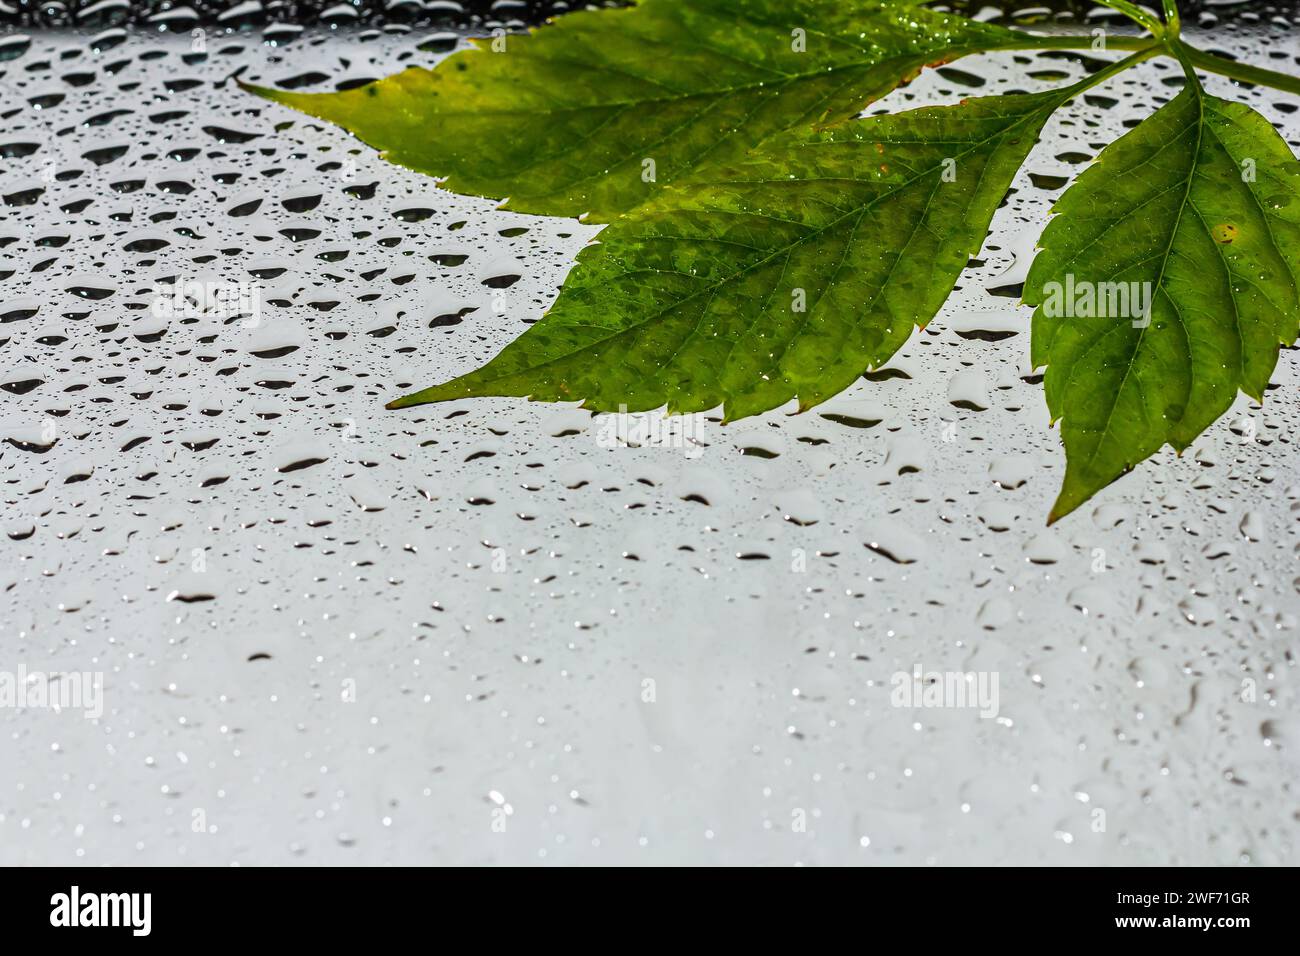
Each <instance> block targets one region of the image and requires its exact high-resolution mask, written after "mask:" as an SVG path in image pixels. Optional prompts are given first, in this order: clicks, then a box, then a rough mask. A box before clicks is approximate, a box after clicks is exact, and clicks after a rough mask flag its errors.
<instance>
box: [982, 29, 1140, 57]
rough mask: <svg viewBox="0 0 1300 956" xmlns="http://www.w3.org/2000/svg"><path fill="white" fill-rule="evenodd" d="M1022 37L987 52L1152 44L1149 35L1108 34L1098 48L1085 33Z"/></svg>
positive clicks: (1086, 48) (1134, 48)
mask: <svg viewBox="0 0 1300 956" xmlns="http://www.w3.org/2000/svg"><path fill="white" fill-rule="evenodd" d="M1021 36H1022V37H1023V38H1024V39H1023V40H1022V41H1018V42H1016V43H1013V44H1008V45H1006V46H997V47H990V48H989V50H988V51H987V52H990V53H992V52H997V51H998V50H1094V51H1095V52H1098V53H1102V52H1105V51H1106V50H1145V49H1147V48H1148V47H1150V46H1151V45H1152V43H1151V37H1133V36H1108V37H1106V38H1105V39H1104V41H1103V46H1102V47H1101V48H1100V49H1098V48H1097V46H1096V43H1097V38H1096V37H1092V36H1088V35H1086V34H1068V33H1054V34H1050V35H1048V36H1039V35H1037V34H1033V33H1022V34H1021Z"/></svg>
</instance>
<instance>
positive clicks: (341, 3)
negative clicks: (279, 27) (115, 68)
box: [0, 0, 1300, 31]
mask: <svg viewBox="0 0 1300 956" xmlns="http://www.w3.org/2000/svg"><path fill="white" fill-rule="evenodd" d="M826 2H827V3H835V2H837V0H826ZM599 5H610V4H591V3H584V2H581V0H573V2H565V0H333V2H331V0H0V26H3V25H10V26H17V27H23V28H40V27H59V28H62V27H86V28H104V27H116V26H142V27H146V28H149V29H157V30H171V31H179V30H188V29H190V28H191V27H194V26H198V25H204V26H216V27H225V28H227V29H231V30H240V29H253V28H257V27H261V26H266V25H269V24H273V23H294V24H302V25H321V26H327V27H344V26H351V25H358V26H371V27H382V26H388V25H406V26H412V27H422V26H434V25H437V26H451V27H472V26H476V25H482V24H488V23H503V24H521V25H522V24H531V23H539V22H541V21H542V20H545V19H546V18H547V17H549V16H554V15H556V14H559V13H564V12H566V11H568V10H573V9H581V8H583V7H587V6H599ZM1148 5H1153V6H1158V5H1159V4H1158V3H1154V4H1152V3H1150V0H1148ZM931 6H933V7H935V8H939V9H952V10H956V11H959V12H962V13H965V14H967V15H977V14H979V15H980V18H981V19H992V20H995V21H996V22H1003V23H1015V24H1020V25H1032V24H1034V23H1037V22H1048V21H1056V22H1061V21H1065V22H1069V21H1078V22H1083V23H1091V22H1097V20H1098V19H1099V18H1098V16H1097V11H1098V6H1099V5H1098V4H1096V3H1095V2H1092V0H1038V2H1019V3H1005V2H996V0H946V2H936V3H932V4H931ZM1179 6H1180V7H1181V9H1182V10H1183V17H1184V20H1185V21H1187V22H1189V23H1196V24H1200V25H1202V26H1213V25H1214V24H1215V23H1216V22H1219V21H1242V20H1245V21H1251V20H1258V21H1259V22H1268V21H1271V20H1274V19H1275V18H1281V19H1282V20H1286V21H1288V22H1287V23H1286V24H1283V25H1286V26H1289V25H1290V23H1289V21H1290V20H1291V19H1292V18H1294V17H1296V16H1297V15H1300V9H1297V8H1298V7H1300V0H1245V2H1237V0H1181V2H1180V4H1179ZM991 10H992V11H1002V14H1001V15H1000V16H990V15H989V14H988V11H991ZM1090 13H1092V14H1093V16H1092V17H1089V14H1090ZM1114 16H1115V18H1117V19H1123V17H1122V15H1120V14H1114ZM1109 18H1110V14H1109V13H1103V14H1102V15H1101V19H1109Z"/></svg>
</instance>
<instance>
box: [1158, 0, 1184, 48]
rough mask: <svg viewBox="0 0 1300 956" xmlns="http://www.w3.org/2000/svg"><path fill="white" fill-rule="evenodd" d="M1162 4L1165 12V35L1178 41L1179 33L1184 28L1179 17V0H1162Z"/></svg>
mask: <svg viewBox="0 0 1300 956" xmlns="http://www.w3.org/2000/svg"><path fill="white" fill-rule="evenodd" d="M1161 2H1162V4H1163V5H1164V11H1165V35H1166V36H1168V37H1169V38H1171V39H1175V40H1176V39H1178V34H1179V31H1180V30H1182V28H1183V27H1182V23H1181V21H1180V20H1179V17H1178V3H1177V0H1161Z"/></svg>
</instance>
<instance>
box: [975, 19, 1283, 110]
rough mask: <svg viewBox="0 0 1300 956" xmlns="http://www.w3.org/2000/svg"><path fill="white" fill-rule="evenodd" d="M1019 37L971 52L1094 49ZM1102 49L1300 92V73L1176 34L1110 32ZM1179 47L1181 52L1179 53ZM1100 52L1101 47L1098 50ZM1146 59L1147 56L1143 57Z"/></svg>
mask: <svg viewBox="0 0 1300 956" xmlns="http://www.w3.org/2000/svg"><path fill="white" fill-rule="evenodd" d="M1021 36H1022V39H1021V40H1018V41H1017V42H1016V43H1012V44H1008V45H1006V46H997V47H990V48H988V49H985V50H978V51H972V52H982V53H996V52H998V51H999V50H1085V51H1086V50H1093V49H1094V47H1093V44H1094V43H1095V42H1096V41H1095V40H1094V38H1092V37H1090V36H1083V35H1072V34H1050V35H1046V36H1039V35H1036V34H1032V33H1024V34H1022V35H1021ZM1105 49H1107V50H1125V51H1137V52H1140V51H1143V50H1151V51H1152V55H1155V54H1158V53H1164V54H1166V55H1168V56H1171V57H1173V58H1174V59H1182V56H1186V58H1187V60H1188V61H1190V62H1191V64H1192V65H1193V66H1195V67H1197V68H1198V69H1202V70H1205V71H1207V72H1209V73H1218V74H1220V75H1221V76H1227V77H1231V78H1232V79H1234V80H1240V81H1241V82H1243V83H1253V84H1255V85H1256V86H1268V87H1271V88H1273V89H1275V90H1282V91H1283V92H1285V93H1294V94H1296V95H1297V96H1300V77H1296V76H1290V75H1288V74H1286V73H1279V72H1277V71H1276V70H1267V69H1265V68H1264V67H1262V66H1251V65H1250V64H1249V63H1242V62H1240V61H1238V60H1230V59H1228V58H1227V57H1225V56H1222V55H1220V54H1218V53H1210V52H1208V51H1206V50H1199V49H1197V48H1196V47H1194V46H1191V45H1190V44H1188V43H1185V42H1184V41H1183V40H1181V39H1178V38H1177V37H1165V38H1164V39H1162V40H1160V41H1157V42H1156V43H1154V44H1153V43H1152V40H1151V38H1150V37H1135V36H1112V37H1107V38H1106V40H1105ZM1180 51H1182V55H1180ZM1097 52H1101V51H1097ZM1142 59H1144V60H1145V59H1148V57H1142Z"/></svg>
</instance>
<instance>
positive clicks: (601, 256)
mask: <svg viewBox="0 0 1300 956" xmlns="http://www.w3.org/2000/svg"><path fill="white" fill-rule="evenodd" d="M1071 95H1073V93H1072V89H1067V90H1064V91H1052V92H1049V93H1039V94H1028V95H1026V94H1021V95H1015V96H1005V97H988V98H984V99H975V100H968V101H967V102H966V103H964V104H962V105H961V106H955V107H933V108H928V109H921V110H913V111H909V112H906V113H899V114H893V115H888V116H879V117H872V118H869V119H866V120H859V121H855V122H852V123H848V124H844V125H842V126H840V127H837V128H836V129H833V130H827V131H819V132H805V133H798V134H789V135H788V136H787V137H785V138H783V139H781V140H779V141H775V142H773V143H772V144H770V145H769V147H768V148H766V149H765V150H764V151H762V152H761V153H758V154H756V155H754V156H753V157H751V158H750V159H749V160H748V161H746V162H745V163H741V164H737V165H734V166H731V167H725V168H720V169H715V170H714V172H713V173H712V175H710V176H708V177H707V178H706V177H704V176H701V178H700V181H698V182H691V183H686V184H682V185H680V186H677V187H674V188H672V189H670V190H668V191H666V192H665V194H664V195H663V196H661V197H660V198H658V199H656V200H653V201H652V202H650V203H648V204H646V205H645V206H643V207H641V208H639V209H637V210H635V211H634V212H632V213H630V214H628V215H627V216H625V217H623V218H622V219H620V220H618V221H617V222H615V223H614V224H613V225H611V226H609V227H607V228H606V229H605V230H604V231H603V232H602V233H601V234H600V236H599V243H598V244H596V245H593V246H590V247H588V248H587V249H585V250H583V252H582V253H581V254H580V255H579V257H578V264H577V265H576V266H575V268H574V270H573V272H572V273H571V274H570V277H569V279H568V281H566V283H565V286H564V288H563V290H562V291H561V293H560V296H559V298H558V299H557V300H556V302H555V304H554V306H553V307H552V308H551V310H550V311H549V312H548V313H547V315H546V316H545V317H543V319H542V320H541V321H540V322H538V323H537V324H536V325H534V326H532V327H530V328H529V330H528V331H527V332H526V333H525V334H524V335H522V336H520V337H519V338H518V339H517V340H515V341H514V342H512V343H511V344H510V345H508V346H507V347H506V348H505V349H504V350H503V351H502V352H501V353H500V354H499V355H498V356H496V358H494V359H493V360H492V361H490V362H489V363H487V365H485V366H483V367H482V368H480V369H478V370H477V371H474V372H471V373H469V374H468V375H464V376H461V377H459V378H457V379H454V380H452V381H450V382H447V383H444V384H442V385H438V386H434V387H433V388H429V389H425V390H423V391H421V392H417V393H415V394H413V395H408V396H405V397H404V398H402V399H398V400H397V401H395V402H393V403H391V404H390V406H389V407H394V408H404V407H409V406H412V405H418V404H424V403H427V402H434V401H446V400H450V399H455V398H468V397H473V396H485V395H514V396H528V397H531V398H533V399H537V400H546V401H563V400H570V401H575V400H582V401H583V402H584V403H585V405H584V407H588V408H592V409H595V410H599V411H615V410H618V409H620V408H625V409H626V410H629V411H644V410H646V409H650V408H657V407H659V406H661V405H666V406H667V407H668V409H669V411H671V412H696V411H704V410H706V409H710V408H714V407H716V406H718V405H720V404H721V405H723V406H724V410H725V414H726V417H727V419H728V420H733V419H736V418H741V417H745V416H748V415H753V414H757V413H759V412H762V411H766V410H768V409H771V408H774V407H776V406H778V405H780V404H783V403H784V402H786V401H788V400H789V399H791V398H798V399H799V401H800V406H801V408H808V407H812V406H813V405H816V404H818V403H820V402H822V401H824V400H825V399H827V398H829V397H830V396H832V395H834V394H836V393H837V392H839V391H841V390H842V389H843V388H845V387H847V386H848V385H849V384H851V383H852V382H853V381H854V380H855V379H856V378H857V376H858V375H860V374H862V373H863V372H865V371H867V370H868V369H869V368H872V367H875V366H877V365H879V364H881V363H883V362H884V361H885V360H886V359H888V358H889V357H890V356H891V355H893V353H894V352H895V351H897V349H898V348H899V347H901V346H902V344H903V343H904V342H906V341H907V339H908V338H909V337H910V335H911V333H912V330H913V328H914V327H915V326H917V325H924V324H925V323H926V322H927V321H928V320H929V319H930V318H931V317H932V316H933V315H934V314H935V312H937V311H938V309H939V308H940V306H942V304H943V302H944V301H945V300H946V298H947V296H948V294H949V292H950V291H951V289H952V286H953V283H954V282H955V281H956V279H957V277H958V275H959V274H960V272H961V270H962V269H963V268H964V267H965V265H966V263H967V261H968V258H969V256H971V255H973V254H975V253H976V252H978V251H979V248H980V246H981V245H982V244H983V240H984V237H985V234H986V232H987V228H988V224H989V222H990V220H991V219H992V216H993V213H994V212H995V211H996V209H997V207H998V205H999V203H1000V202H1001V201H1002V199H1003V197H1004V195H1005V194H1006V190H1007V189H1008V188H1009V186H1010V182H1011V179H1012V177H1013V176H1014V175H1015V172H1016V170H1017V169H1019V167H1020V165H1021V163H1022V162H1023V160H1024V158H1025V156H1026V154H1027V153H1028V151H1029V150H1030V148H1032V146H1033V144H1034V142H1035V140H1036V137H1037V134H1038V132H1039V130H1040V129H1041V127H1042V124H1043V123H1044V122H1045V121H1046V119H1047V117H1048V116H1050V114H1051V113H1052V111H1053V110H1054V109H1056V107H1057V106H1059V105H1060V104H1061V103H1062V102H1064V100H1066V99H1068V98H1069V96H1071ZM950 173H951V177H952V178H951V179H949V174H950Z"/></svg>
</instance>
